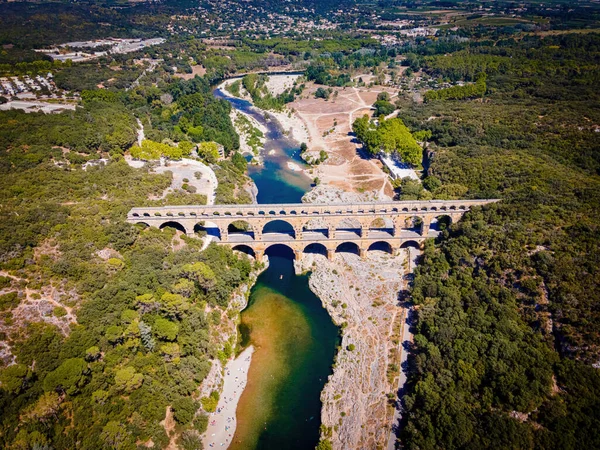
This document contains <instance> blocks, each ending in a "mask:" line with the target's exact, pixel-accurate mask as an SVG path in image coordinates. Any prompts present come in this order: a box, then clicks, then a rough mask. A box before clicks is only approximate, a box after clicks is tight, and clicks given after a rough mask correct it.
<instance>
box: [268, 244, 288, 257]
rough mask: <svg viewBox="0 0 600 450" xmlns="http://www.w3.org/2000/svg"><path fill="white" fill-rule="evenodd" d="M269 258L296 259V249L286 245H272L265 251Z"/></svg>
mask: <svg viewBox="0 0 600 450" xmlns="http://www.w3.org/2000/svg"><path fill="white" fill-rule="evenodd" d="M265 255H267V256H281V257H284V258H290V257H291V259H296V253H295V252H294V249H293V248H292V247H290V246H289V245H286V244H271V245H269V246H268V247H267V248H266V249H265Z"/></svg>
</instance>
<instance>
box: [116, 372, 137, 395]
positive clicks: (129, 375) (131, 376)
mask: <svg viewBox="0 0 600 450" xmlns="http://www.w3.org/2000/svg"><path fill="white" fill-rule="evenodd" d="M143 382H144V375H142V374H141V373H137V372H136V371H135V369H134V368H133V367H131V366H127V367H124V368H123V369H119V370H117V371H116V372H115V389H117V390H118V391H121V392H132V391H134V390H136V389H137V388H139V387H140V386H141V385H142V383H143Z"/></svg>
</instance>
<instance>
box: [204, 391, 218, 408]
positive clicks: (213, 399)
mask: <svg viewBox="0 0 600 450" xmlns="http://www.w3.org/2000/svg"><path fill="white" fill-rule="evenodd" d="M200 403H202V408H204V411H206V412H208V413H211V412H215V411H216V410H217V405H218V404H219V393H218V392H217V391H212V392H211V393H210V395H209V396H208V397H202V398H201V399H200Z"/></svg>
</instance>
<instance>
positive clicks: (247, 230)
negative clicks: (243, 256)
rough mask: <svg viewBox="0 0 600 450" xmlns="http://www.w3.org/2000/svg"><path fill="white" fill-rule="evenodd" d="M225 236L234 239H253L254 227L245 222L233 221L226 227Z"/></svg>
mask: <svg viewBox="0 0 600 450" xmlns="http://www.w3.org/2000/svg"><path fill="white" fill-rule="evenodd" d="M227 234H228V235H229V237H230V238H231V237H232V236H234V237H240V238H242V237H245V238H248V239H255V235H254V227H253V226H252V225H251V224H250V222H248V221H247V220H242V219H240V220H234V221H233V222H231V223H229V225H227Z"/></svg>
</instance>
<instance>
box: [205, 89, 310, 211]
mask: <svg viewBox="0 0 600 450" xmlns="http://www.w3.org/2000/svg"><path fill="white" fill-rule="evenodd" d="M214 94H215V96H216V97H217V98H221V99H224V100H227V101H228V102H229V103H231V104H232V106H233V107H234V108H236V109H237V110H239V111H241V112H243V113H245V114H248V115H249V116H252V118H254V119H256V120H257V121H258V122H259V123H261V124H262V125H264V126H265V127H266V128H267V133H266V135H265V138H266V142H265V147H264V150H263V154H262V158H263V164H262V165H249V166H248V174H249V175H250V177H251V178H252V180H254V184H256V187H257V188H258V197H257V201H258V203H300V201H301V199H302V196H303V195H304V194H305V193H306V192H307V191H308V190H309V189H310V188H311V183H312V181H311V179H310V178H308V177H307V176H306V175H305V174H304V173H303V172H294V171H292V170H290V169H289V168H288V166H287V163H288V162H293V163H295V164H298V165H299V166H301V167H305V166H306V163H305V162H304V160H303V159H302V158H301V157H300V147H299V145H298V143H297V142H296V141H294V140H293V139H291V138H289V137H287V136H285V135H284V133H283V131H282V129H281V127H280V126H279V124H278V122H277V121H276V120H274V119H273V118H265V114H264V113H263V112H261V111H260V110H259V109H258V108H256V107H254V106H253V105H252V103H250V102H248V101H246V100H242V99H239V98H233V97H228V96H226V95H225V94H223V93H222V92H220V91H219V90H218V89H216V90H215V91H214Z"/></svg>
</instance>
